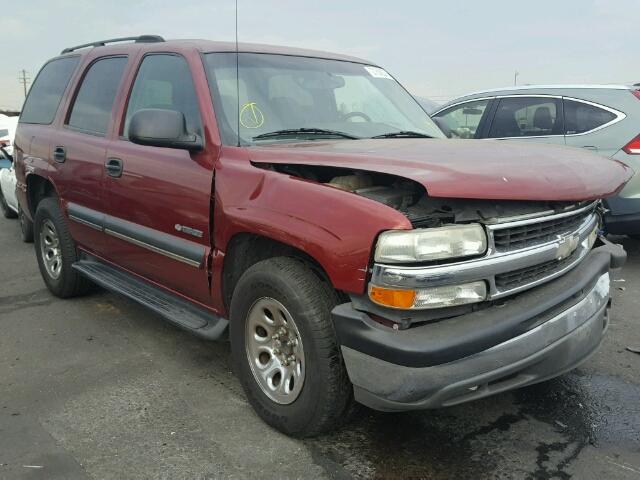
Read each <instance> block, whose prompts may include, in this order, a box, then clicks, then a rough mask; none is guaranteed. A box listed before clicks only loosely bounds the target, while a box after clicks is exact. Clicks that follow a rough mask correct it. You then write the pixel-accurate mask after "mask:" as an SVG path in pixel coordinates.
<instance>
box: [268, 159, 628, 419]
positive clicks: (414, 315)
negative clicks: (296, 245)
mask: <svg viewBox="0 0 640 480" xmlns="http://www.w3.org/2000/svg"><path fill="white" fill-rule="evenodd" d="M267 168H271V169H274V170H276V171H279V172H281V173H286V174H289V175H292V176H295V177H298V178H302V179H305V180H307V181H313V182H314V183H319V184H324V185H326V186H327V187H331V188H338V189H340V190H344V191H348V192H351V193H353V194H355V195H359V196H362V197H366V198H369V199H371V200H373V201H375V202H378V203H380V204H384V205H386V206H387V207H391V208H394V209H395V210H397V211H399V212H401V213H402V214H403V215H404V216H405V217H406V218H407V219H408V223H409V222H410V226H411V227H412V228H405V227H403V226H398V227H395V228H397V229H391V230H389V229H387V230H384V231H382V232H380V233H379V234H378V236H377V238H376V239H375V241H374V245H373V251H372V253H371V259H370V264H369V265H368V268H367V279H366V280H367V288H366V291H364V292H362V293H359V294H355V293H351V294H350V295H349V297H350V301H349V302H346V303H343V304H341V305H338V306H337V307H335V309H334V310H333V312H332V318H333V324H334V327H335V331H336V334H337V337H338V340H339V343H340V346H341V352H342V358H343V360H344V363H345V366H346V368H347V371H348V374H349V379H350V380H351V382H352V383H353V385H354V394H355V398H356V399H357V400H358V401H359V402H361V403H363V404H365V405H367V406H369V407H371V408H374V409H377V410H386V411H399V410H410V409H423V408H437V407H442V406H448V405H455V404H458V403H462V402H467V401H470V400H474V399H478V398H482V397H485V396H488V395H492V394H495V393H498V392H502V391H507V390H511V389H513V388H517V387H521V386H525V385H530V384H532V383H536V382H540V381H543V380H546V379H548V378H552V377H555V376H557V375H560V374H561V373H563V372H565V371H568V370H570V369H572V368H575V367H576V366H577V365H579V364H580V363H582V362H583V361H585V360H586V359H587V358H588V357H589V356H590V355H592V354H593V353H594V352H595V351H596V350H597V348H598V346H599V345H600V342H601V341H602V339H603V337H604V333H605V331H606V329H607V326H608V324H609V304H610V302H609V270H610V269H611V268H617V267H620V266H622V264H623V263H624V261H625V259H626V254H625V253H624V250H623V249H622V248H621V247H619V246H617V245H613V244H611V243H609V242H608V241H606V239H604V238H603V237H602V236H601V235H600V228H601V224H602V222H601V218H602V208H601V206H600V201H599V200H588V201H548V200H540V201H527V200H514V199H503V200H491V199H477V198H470V199H462V198H446V197H430V196H429V195H428V192H427V191H426V190H425V188H424V186H423V185H422V184H420V183H417V182H415V181H412V180H408V179H406V178H402V177H398V176H394V175H390V174H384V173H371V172H365V171H361V170H350V169H346V168H335V167H325V166H302V165H285V164H277V165H271V166H270V167H267ZM486 196H487V197H490V193H487V194H486ZM371 208H375V204H374V203H371ZM408 223H407V226H408ZM599 243H600V244H601V245H600V246H598V244H599Z"/></svg>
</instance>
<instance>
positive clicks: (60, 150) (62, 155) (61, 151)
mask: <svg viewBox="0 0 640 480" xmlns="http://www.w3.org/2000/svg"><path fill="white" fill-rule="evenodd" d="M53 159H54V160H55V161H56V162H58V163H64V161H65V160H66V159H67V151H66V150H65V148H64V147H63V146H60V145H59V146H57V147H55V148H54V149H53Z"/></svg>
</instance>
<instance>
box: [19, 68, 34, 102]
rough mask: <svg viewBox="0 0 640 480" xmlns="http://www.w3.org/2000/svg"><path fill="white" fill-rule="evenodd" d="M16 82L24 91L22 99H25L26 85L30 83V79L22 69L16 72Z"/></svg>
mask: <svg viewBox="0 0 640 480" xmlns="http://www.w3.org/2000/svg"><path fill="white" fill-rule="evenodd" d="M18 81H19V82H20V83H21V84H22V88H23V89H24V98H27V85H28V84H29V82H31V77H29V75H28V74H27V71H26V70H25V69H24V68H23V69H22V70H20V71H19V72H18Z"/></svg>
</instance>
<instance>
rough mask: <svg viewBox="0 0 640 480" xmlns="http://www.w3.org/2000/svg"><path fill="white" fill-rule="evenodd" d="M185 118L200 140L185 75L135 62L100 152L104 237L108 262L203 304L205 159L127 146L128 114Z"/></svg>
mask: <svg viewBox="0 0 640 480" xmlns="http://www.w3.org/2000/svg"><path fill="white" fill-rule="evenodd" d="M147 108H162V109H169V110H176V111H180V112H182V113H183V114H184V116H185V119H186V124H187V129H188V130H189V131H190V132H193V133H197V134H199V135H201V136H202V135H203V127H202V119H201V115H200V109H199V106H198V98H197V95H196V91H195V88H194V84H193V79H192V74H191V70H190V67H189V64H188V63H187V61H186V59H185V58H184V57H182V56H180V55H174V54H164V53H163V54H149V55H146V56H144V57H143V58H142V60H141V64H140V67H139V70H138V73H137V75H136V78H135V80H134V82H133V86H132V88H131V92H130V96H129V101H128V104H127V106H126V107H125V112H124V117H123V126H122V128H121V135H120V136H119V137H118V138H117V139H115V140H113V141H112V142H111V143H110V145H109V148H108V150H107V155H106V164H107V174H106V177H105V200H106V205H107V208H106V214H107V218H106V220H105V227H106V233H107V234H108V237H109V242H110V246H109V252H110V255H109V256H110V258H109V259H110V260H111V261H113V262H114V263H116V264H118V265H119V266H121V267H123V268H125V269H127V270H129V271H131V272H133V273H136V274H138V275H141V276H142V277H145V278H146V279H148V280H150V281H152V282H155V283H157V284H160V285H161V286H164V287H167V288H169V289H171V290H173V291H175V292H177V293H179V294H183V295H185V296H188V297H189V298H190V299H192V300H195V301H198V302H200V303H203V304H205V305H207V304H210V302H211V296H210V288H209V277H208V268H207V259H208V255H209V252H210V245H211V243H210V227H209V222H210V208H211V187H212V180H213V169H212V167H211V162H209V161H207V159H208V153H207V152H206V151H204V152H199V153H190V152H189V151H187V150H179V149H171V148H160V147H149V146H142V145H137V144H134V143H132V142H130V141H129V140H128V138H127V128H128V125H129V121H130V119H131V117H132V115H133V114H135V112H137V111H138V110H141V109H147Z"/></svg>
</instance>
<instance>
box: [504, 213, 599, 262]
mask: <svg viewBox="0 0 640 480" xmlns="http://www.w3.org/2000/svg"><path fill="white" fill-rule="evenodd" d="M592 213H593V209H588V210H585V211H582V212H580V213H578V214H576V215H571V216H567V217H562V218H557V219H554V220H547V221H541V222H537V223H529V224H526V225H519V226H516V227H507V228H496V229H495V230H494V231H493V241H494V244H495V247H496V251H498V252H511V251H514V250H520V249H522V248H527V247H533V246H536V245H540V244H543V243H547V242H551V241H553V240H555V239H556V238H557V237H558V235H564V234H567V233H570V232H573V231H575V230H577V229H578V227H579V226H580V225H582V223H583V222H584V221H585V220H586V219H587V217H589V216H590V215H591V214H592Z"/></svg>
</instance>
